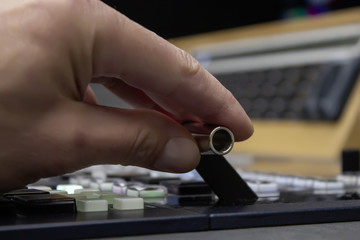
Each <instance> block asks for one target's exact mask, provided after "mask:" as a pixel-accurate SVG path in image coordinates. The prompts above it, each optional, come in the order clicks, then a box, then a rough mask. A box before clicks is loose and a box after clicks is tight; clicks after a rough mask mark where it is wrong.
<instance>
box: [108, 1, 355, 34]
mask: <svg viewBox="0 0 360 240" xmlns="http://www.w3.org/2000/svg"><path fill="white" fill-rule="evenodd" d="M104 2H105V3H107V4H108V5H110V6H111V7H114V8H115V9H117V10H119V11H120V12H122V13H123V14H125V15H126V16H128V17H129V18H131V19H133V20H134V21H136V22H138V23H140V24H141V25H143V26H145V27H146V28H148V29H151V30H152V31H154V32H156V33H157V34H158V35H160V36H162V37H164V38H173V37H180V36H185V35H191V34H197V33H203V32H210V31H215V30H220V29H226V28H233V27H239V26H244V25H250V24H256V23H263V22H268V21H275V20H279V19H287V18H298V17H305V16H308V15H316V14H321V13H325V12H329V11H335V10H339V9H344V8H349V7H354V6H358V5H360V1H359V0H251V1H250V0H243V1H230V0H197V1H191V0H182V1H180V0H131V1H129V0H128V1H119V0H104Z"/></svg>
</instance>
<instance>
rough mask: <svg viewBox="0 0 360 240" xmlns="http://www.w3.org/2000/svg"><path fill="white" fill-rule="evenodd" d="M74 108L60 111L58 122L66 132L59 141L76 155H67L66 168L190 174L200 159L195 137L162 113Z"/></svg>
mask: <svg viewBox="0 0 360 240" xmlns="http://www.w3.org/2000/svg"><path fill="white" fill-rule="evenodd" d="M69 105H70V106H65V107H64V108H63V109H62V110H59V111H58V114H56V115H57V117H56V118H54V119H55V121H56V123H55V124H53V125H57V126H59V128H60V129H63V130H61V131H57V133H59V132H60V133H61V135H62V137H60V138H59V140H60V141H65V143H64V144H67V145H68V146H69V148H70V149H71V151H70V152H72V153H75V154H70V155H69V156H66V159H67V160H66V162H65V164H67V166H64V167H65V168H66V169H69V170H75V169H78V168H82V167H85V166H90V165H94V164H122V165H134V166H140V167H145V168H149V169H154V170H160V171H168V172H186V171H189V170H192V169H194V168H195V167H196V166H197V164H198V162H199V160H200V153H199V149H198V147H197V144H196V142H195V140H194V139H193V138H192V136H191V135H190V133H189V132H188V131H187V130H186V129H185V128H183V127H182V126H181V125H180V124H179V123H177V122H175V121H174V120H172V119H170V118H169V117H167V116H165V115H163V114H161V113H158V112H156V111H153V110H133V109H117V108H110V107H104V106H97V105H89V104H85V103H80V102H71V104H69ZM69 126H71V127H69ZM69 144H70V145H69ZM59 160H60V159H59ZM61 161H64V159H62V160H61ZM55 166H58V164H55Z"/></svg>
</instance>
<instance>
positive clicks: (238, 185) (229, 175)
mask: <svg viewBox="0 0 360 240" xmlns="http://www.w3.org/2000/svg"><path fill="white" fill-rule="evenodd" d="M196 170H197V172H198V173H199V174H200V176H201V177H202V178H203V179H204V181H205V182H206V183H207V184H208V185H209V186H210V188H211V189H212V190H213V192H214V193H215V194H216V195H217V196H218V198H219V200H218V202H217V205H222V206H234V205H248V204H253V203H255V202H256V200H257V199H258V196H257V195H256V194H255V193H254V192H253V191H252V190H251V188H250V187H249V186H248V185H247V183H246V182H245V181H244V180H243V179H242V178H241V176H240V175H239V174H238V173H237V172H236V171H235V169H234V168H233V167H232V166H231V165H230V164H229V163H228V161H227V160H226V159H225V158H224V157H223V156H221V155H214V154H202V155H201V160H200V163H199V165H198V166H197V167H196Z"/></svg>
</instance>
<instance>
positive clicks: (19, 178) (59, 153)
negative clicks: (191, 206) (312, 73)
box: [0, 0, 253, 192]
mask: <svg viewBox="0 0 360 240" xmlns="http://www.w3.org/2000/svg"><path fill="white" fill-rule="evenodd" d="M0 3H1V5H0V116H1V117H0V146H1V151H0V166H1V168H0V191H1V192H4V191H8V190H11V189H15V188H20V187H23V186H24V185H26V184H29V183H31V182H34V181H36V180H37V179H39V178H41V177H49V176H55V175H59V174H64V173H68V172H72V171H74V170H77V169H80V168H83V167H87V166H90V165H94V164H122V165H135V166H141V167H145V168H149V169H155V170H160V171H169V172H186V171H189V170H191V169H193V168H195V167H196V165H197V164H198V162H199V159H200V153H199V149H198V147H197V145H196V142H195V140H194V139H193V137H192V136H191V134H190V132H189V131H188V130H187V129H186V128H184V127H183V125H182V123H184V122H198V123H201V124H212V125H221V126H226V127H228V128H229V129H231V130H232V131H233V133H234V135H235V139H236V140H237V141H242V140H245V139H247V138H248V137H250V136H251V135H252V133H253V127H252V124H251V121H250V120H249V118H248V116H247V115H246V113H245V112H244V110H243V109H242V107H241V105H240V104H239V103H238V102H237V101H236V99H235V98H234V97H233V96H232V94H231V93H230V92H229V91H228V90H226V89H225V88H224V87H222V85H221V84H220V83H219V82H218V81H217V80H216V79H215V78H214V77H213V76H212V75H211V74H209V73H208V72H207V71H206V70H205V69H204V68H203V67H202V66H201V65H200V64H199V63H198V62H197V61H196V60H194V59H193V58H192V57H191V56H190V55H189V54H187V53H186V52H184V51H182V50H180V49H178V48H177V47H175V46H173V45H172V44H170V43H169V42H167V41H166V40H164V39H162V38H160V37H159V36H157V35H156V34H155V33H153V32H151V31H149V30H147V29H145V28H143V27H141V26H140V25H138V24H136V23H135V22H133V21H131V20H130V19H128V18H127V17H125V16H124V15H122V14H121V13H119V12H117V11H115V10H114V9H112V8H110V7H108V6H106V5H105V4H103V3H101V2H100V1H97V0H50V1H49V0H43V1H40V0H17V1H13V0H1V1H0ZM120 10H121V9H120ZM89 83H99V84H103V85H104V86H106V87H107V88H108V89H110V90H111V91H112V92H113V93H114V94H116V95H117V96H118V97H120V98H122V99H123V100H125V101H127V102H128V103H129V104H131V105H132V106H133V107H134V109H117V108H110V107H104V106H100V105H98V104H97V101H96V98H95V95H94V94H93V92H92V90H91V89H90V88H89V87H88V85H89Z"/></svg>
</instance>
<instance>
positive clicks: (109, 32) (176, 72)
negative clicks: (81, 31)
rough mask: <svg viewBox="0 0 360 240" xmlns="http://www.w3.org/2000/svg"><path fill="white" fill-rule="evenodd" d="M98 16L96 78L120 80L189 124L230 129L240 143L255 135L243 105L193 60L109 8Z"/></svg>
mask: <svg viewBox="0 0 360 240" xmlns="http://www.w3.org/2000/svg"><path fill="white" fill-rule="evenodd" d="M95 12H96V14H95V15H92V17H91V21H93V23H92V24H94V26H95V31H94V32H95V33H94V39H95V41H94V46H93V49H94V50H93V77H103V76H105V77H106V76H111V77H116V78H119V79H121V80H123V81H124V82H126V83H127V84H128V85H130V86H132V87H135V88H137V89H140V90H142V91H143V92H144V93H146V94H147V95H148V96H149V97H150V98H151V99H152V100H153V101H155V102H156V103H157V104H158V105H160V106H161V107H162V108H164V109H165V110H167V111H169V112H170V113H172V114H174V115H175V116H177V117H178V118H180V119H181V120H183V121H200V122H202V123H204V124H212V125H214V124H215V125H223V126H226V127H228V128H230V129H231V130H232V131H233V132H234V135H235V138H236V140H244V139H246V138H248V137H249V136H251V134H252V132H253V128H252V124H251V121H250V119H249V118H248V116H247V114H246V113H245V111H244V110H243V108H242V107H241V105H240V104H239V103H238V101H237V100H236V99H235V98H234V97H233V95H232V94H231V93H230V92H229V91H228V90H227V89H226V88H225V87H223V86H222V85H221V84H220V83H219V81H218V80H217V79H216V78H214V77H213V76H212V75H211V74H210V73H208V72H207V71H206V70H205V69H204V68H203V67H202V66H201V65H200V64H199V63H198V61H196V60H195V59H194V58H193V57H192V56H190V55H189V54H188V53H186V52H184V51H183V50H181V49H179V48H177V47H175V46H174V45H172V44H170V43H169V42H168V41H166V40H165V39H163V38H161V37H159V36H157V35H156V34H155V33H153V32H151V31H149V30H147V29H145V28H143V27H142V26H140V25H138V24H137V23H135V22H133V21H131V20H130V19H128V18H127V17H125V16H124V15H122V14H121V13H119V12H117V11H115V10H114V9H111V8H110V7H107V6H106V5H101V7H98V8H97V9H95Z"/></svg>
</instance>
